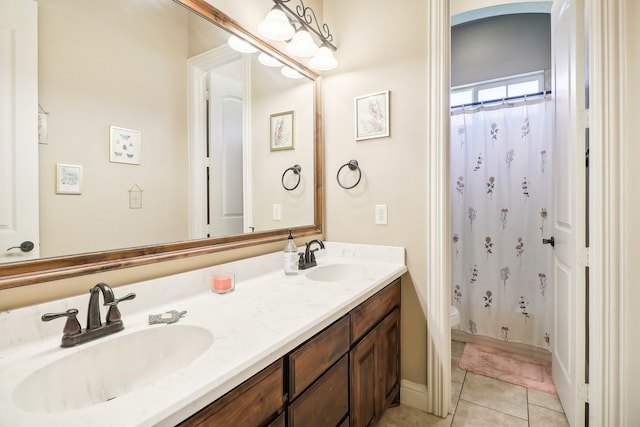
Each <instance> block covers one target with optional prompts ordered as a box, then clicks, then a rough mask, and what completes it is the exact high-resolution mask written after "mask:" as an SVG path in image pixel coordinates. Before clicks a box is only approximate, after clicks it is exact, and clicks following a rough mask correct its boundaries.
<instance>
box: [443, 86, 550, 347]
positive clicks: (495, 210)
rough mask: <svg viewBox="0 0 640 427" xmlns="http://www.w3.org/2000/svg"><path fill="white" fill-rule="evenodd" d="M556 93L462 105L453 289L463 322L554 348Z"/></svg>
mask: <svg viewBox="0 0 640 427" xmlns="http://www.w3.org/2000/svg"><path fill="white" fill-rule="evenodd" d="M548 98H549V97H545V98H542V97H541V98H539V99H538V100H536V101H532V100H527V99H526V98H525V99H524V101H521V102H519V103H505V102H502V103H500V105H496V106H493V107H491V106H484V105H483V106H479V107H475V108H471V109H470V108H466V109H464V108H463V109H457V110H452V113H451V186H450V188H451V212H452V214H451V215H452V218H451V229H452V234H453V235H452V236H451V238H452V245H451V248H452V249H451V250H452V253H451V264H452V274H451V279H452V283H451V290H452V304H453V305H454V306H456V307H457V308H458V310H459V311H460V318H461V325H460V329H462V330H464V331H466V332H469V333H471V334H479V335H484V336H489V337H492V338H497V339H500V340H504V341H509V342H519V343H525V344H530V345H534V346H537V347H543V348H547V349H549V342H550V334H551V333H552V326H553V323H552V322H553V289H552V288H553V283H552V274H551V272H552V270H551V266H552V248H551V247H550V246H549V245H543V244H542V238H543V237H544V238H548V237H549V236H550V235H551V234H550V232H551V221H550V219H551V216H552V215H553V212H552V211H551V203H552V176H551V173H552V169H551V161H552V153H551V148H552V124H553V122H552V120H553V114H552V113H553V112H552V108H553V103H551V102H550V100H549V99H548Z"/></svg>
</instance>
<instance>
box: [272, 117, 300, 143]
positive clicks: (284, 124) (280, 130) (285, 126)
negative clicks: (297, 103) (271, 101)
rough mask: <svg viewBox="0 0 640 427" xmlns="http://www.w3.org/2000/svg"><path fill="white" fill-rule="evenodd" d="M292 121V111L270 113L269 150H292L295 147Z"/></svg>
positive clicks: (293, 119)
mask: <svg viewBox="0 0 640 427" xmlns="http://www.w3.org/2000/svg"><path fill="white" fill-rule="evenodd" d="M294 122H295V113H294V111H285V112H283V113H277V114H272V115H271V122H270V132H269V133H270V135H271V136H270V142H269V144H270V148H271V151H281V150H293V149H294V148H295V134H294Z"/></svg>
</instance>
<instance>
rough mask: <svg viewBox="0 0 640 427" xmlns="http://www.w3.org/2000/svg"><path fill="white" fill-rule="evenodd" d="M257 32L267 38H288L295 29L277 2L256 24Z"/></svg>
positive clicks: (279, 39) (282, 39)
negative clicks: (262, 19)
mask: <svg viewBox="0 0 640 427" xmlns="http://www.w3.org/2000/svg"><path fill="white" fill-rule="evenodd" d="M258 32H259V33H260V34H262V35H263V36H264V37H266V38H268V39H269V40H275V41H285V40H290V39H291V37H293V35H294V34H295V32H296V30H295V28H293V25H291V22H289V18H287V15H286V14H285V13H284V12H283V10H282V9H281V8H280V6H278V5H277V4H276V5H275V6H273V7H272V8H271V10H270V11H269V13H268V14H267V16H266V17H265V18H264V21H262V22H261V23H260V24H259V25H258Z"/></svg>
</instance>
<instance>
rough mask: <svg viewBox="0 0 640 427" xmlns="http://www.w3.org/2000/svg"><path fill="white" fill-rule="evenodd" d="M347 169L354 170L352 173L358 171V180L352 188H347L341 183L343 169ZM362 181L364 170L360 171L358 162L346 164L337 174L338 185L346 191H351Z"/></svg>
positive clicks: (350, 161)
mask: <svg viewBox="0 0 640 427" xmlns="http://www.w3.org/2000/svg"><path fill="white" fill-rule="evenodd" d="M345 167H348V168H349V170H352V171H354V170H357V171H358V180H357V181H356V183H355V184H353V185H352V186H351V187H347V186H345V185H344V184H342V183H341V182H340V172H342V169H344V168H345ZM361 179H362V170H360V166H358V161H357V160H349V162H348V163H345V164H344V165H342V166H340V169H338V173H337V174H336V180H337V181H338V185H339V186H340V187H342V188H344V189H345V190H351V189H352V188H354V187H355V186H356V185H358V184H360V180H361Z"/></svg>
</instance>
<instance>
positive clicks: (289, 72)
mask: <svg viewBox="0 0 640 427" xmlns="http://www.w3.org/2000/svg"><path fill="white" fill-rule="evenodd" d="M280 72H281V73H282V75H283V76H285V77H288V78H290V79H301V78H303V77H304V76H303V75H302V74H300V73H299V72H298V71H296V70H294V69H293V68H291V67H287V66H286V65H285V66H284V67H282V69H281V70H280Z"/></svg>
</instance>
